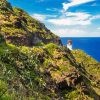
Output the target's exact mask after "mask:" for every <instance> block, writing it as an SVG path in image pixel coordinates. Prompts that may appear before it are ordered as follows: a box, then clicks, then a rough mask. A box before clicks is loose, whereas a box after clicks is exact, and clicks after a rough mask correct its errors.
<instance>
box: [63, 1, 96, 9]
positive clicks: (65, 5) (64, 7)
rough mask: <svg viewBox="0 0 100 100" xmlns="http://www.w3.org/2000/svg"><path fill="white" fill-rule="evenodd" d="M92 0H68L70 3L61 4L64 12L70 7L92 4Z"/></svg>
mask: <svg viewBox="0 0 100 100" xmlns="http://www.w3.org/2000/svg"><path fill="white" fill-rule="evenodd" d="M92 1H94V0H70V3H63V9H64V10H65V11H66V10H68V9H69V8H70V7H73V6H77V5H81V4H85V3H88V2H92Z"/></svg>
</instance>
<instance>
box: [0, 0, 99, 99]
mask: <svg viewBox="0 0 100 100" xmlns="http://www.w3.org/2000/svg"><path fill="white" fill-rule="evenodd" d="M2 3H3V4H2ZM0 9H1V10H0V24H1V31H0V33H1V34H0V100H100V77H99V76H100V63H99V62H97V61H96V60H95V59H93V58H92V57H90V56H89V55H87V54H86V53H84V52H83V51H82V50H72V51H70V50H69V49H68V48H67V47H65V46H59V44H61V43H60V40H59V37H57V36H56V35H54V34H53V33H52V32H50V31H49V30H48V29H47V28H46V27H45V26H44V24H41V23H40V22H39V21H37V20H35V19H33V18H31V17H30V16H29V15H28V14H27V13H25V12H24V11H23V10H21V9H19V8H12V6H11V5H10V4H9V3H8V2H6V1H5V0H1V1H0ZM32 25H33V26H32ZM58 40H59V41H58ZM36 41H37V42H36ZM51 42H52V43H51ZM34 45H42V46H34ZM30 46H31V47H30Z"/></svg>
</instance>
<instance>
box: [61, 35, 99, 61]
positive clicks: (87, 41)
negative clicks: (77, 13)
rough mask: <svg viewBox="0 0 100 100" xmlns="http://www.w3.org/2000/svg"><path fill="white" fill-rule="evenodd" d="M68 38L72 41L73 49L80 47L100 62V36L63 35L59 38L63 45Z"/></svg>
mask: <svg viewBox="0 0 100 100" xmlns="http://www.w3.org/2000/svg"><path fill="white" fill-rule="evenodd" d="M70 39H71V40H72V41H73V49H81V50H83V51H84V52H86V53H87V54H88V55H90V56H92V57H93V58H94V59H96V60H97V61H99V62H100V37H89V38H87V37H86V38H83V37H75V38H73V37H70V38H69V37H68V38H67V37H64V38H61V40H62V43H63V45H66V44H67V40H70Z"/></svg>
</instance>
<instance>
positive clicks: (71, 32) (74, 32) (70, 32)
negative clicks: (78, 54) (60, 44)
mask: <svg viewBox="0 0 100 100" xmlns="http://www.w3.org/2000/svg"><path fill="white" fill-rule="evenodd" d="M52 31H53V32H54V33H57V35H58V36H60V37H72V36H73V37H78V36H79V37H80V36H83V37H84V36H85V33H86V32H84V31H83V30H82V29H67V28H66V29H63V28H62V29H56V30H52Z"/></svg>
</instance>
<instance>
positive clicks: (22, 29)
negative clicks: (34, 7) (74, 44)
mask: <svg viewBox="0 0 100 100" xmlns="http://www.w3.org/2000/svg"><path fill="white" fill-rule="evenodd" d="M0 33H2V35H3V36H4V37H5V39H6V40H7V42H9V43H13V44H15V45H19V46H20V45H26V46H33V45H38V44H40V45H43V44H47V43H50V42H53V43H56V44H61V41H60V39H59V37H58V36H56V35H55V34H53V33H52V32H51V31H50V30H49V29H47V28H46V27H45V25H44V24H42V23H41V22H39V21H38V20H36V19H34V18H32V17H31V16H29V15H28V14H27V13H26V12H25V11H23V10H22V9H20V8H16V7H14V8H13V7H12V6H11V5H10V3H8V2H7V1H6V0H0Z"/></svg>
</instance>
